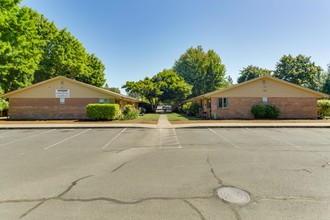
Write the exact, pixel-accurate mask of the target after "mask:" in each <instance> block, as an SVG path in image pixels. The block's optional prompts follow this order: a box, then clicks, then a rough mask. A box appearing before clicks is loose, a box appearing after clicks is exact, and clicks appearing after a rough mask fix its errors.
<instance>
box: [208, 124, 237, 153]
mask: <svg viewBox="0 0 330 220" xmlns="http://www.w3.org/2000/svg"><path fill="white" fill-rule="evenodd" d="M209 130H210V131H211V132H213V133H214V134H216V135H217V136H218V137H221V138H222V139H224V140H225V141H227V142H228V143H229V144H230V145H232V146H233V147H235V148H237V149H239V147H238V146H237V145H236V144H234V143H233V142H231V141H230V140H228V139H227V138H225V137H224V136H222V135H221V134H219V133H218V132H216V131H215V130H213V129H211V128H209Z"/></svg>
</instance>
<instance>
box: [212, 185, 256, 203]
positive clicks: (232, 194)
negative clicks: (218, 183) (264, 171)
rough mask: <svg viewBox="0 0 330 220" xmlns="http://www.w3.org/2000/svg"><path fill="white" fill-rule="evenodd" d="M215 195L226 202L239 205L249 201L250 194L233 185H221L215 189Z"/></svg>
mask: <svg viewBox="0 0 330 220" xmlns="http://www.w3.org/2000/svg"><path fill="white" fill-rule="evenodd" d="M217 195H218V197H219V198H220V199H222V200H224V201H226V202H230V203H235V204H240V205H244V204H246V203H248V202H249V201H250V196H249V194H248V193H247V192H245V191H243V190H241V189H238V188H235V187H229V186H225V187H221V188H219V189H217Z"/></svg>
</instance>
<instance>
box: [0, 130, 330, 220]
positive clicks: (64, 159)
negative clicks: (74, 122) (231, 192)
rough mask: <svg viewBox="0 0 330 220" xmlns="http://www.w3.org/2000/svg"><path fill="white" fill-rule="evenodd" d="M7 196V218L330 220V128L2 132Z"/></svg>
mask: <svg viewBox="0 0 330 220" xmlns="http://www.w3.org/2000/svg"><path fill="white" fill-rule="evenodd" d="M224 186H233V187H237V188H239V189H242V190H244V191H245V192H247V193H248V195H249V196H250V199H251V200H250V202H248V203H247V204H244V205H240V204H234V203H228V202H224V201H222V200H220V199H219V198H218V197H217V195H216V192H215V190H216V189H218V188H221V187H224ZM0 189H1V190H0V219H34V220H35V219H37V220H38V219H43V220H44V219H171V220H172V219H180V220H182V219H189V220H194V219H224V220H257V219H261V220H264V219H267V220H273V219H274V220H275V219H276V220H278V219H299V220H300V219H306V220H307V219H308V220H314V219H315V220H328V219H330V129H327V128H308V129H307V128H268V129H262V128H227V129H226V128H212V129H209V128H204V129H141V128H126V129H125V128H120V129H115V128H114V129H35V130H34V129H26V130H24V129H23V130H0Z"/></svg>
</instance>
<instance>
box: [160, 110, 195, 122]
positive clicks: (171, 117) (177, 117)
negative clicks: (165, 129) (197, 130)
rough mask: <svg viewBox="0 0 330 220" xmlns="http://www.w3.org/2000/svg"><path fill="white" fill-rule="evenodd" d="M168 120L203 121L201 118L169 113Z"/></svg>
mask: <svg viewBox="0 0 330 220" xmlns="http://www.w3.org/2000/svg"><path fill="white" fill-rule="evenodd" d="M166 116H167V119H168V120H169V121H189V120H201V119H200V118H196V117H194V116H187V115H185V114H179V113H175V112H172V113H168V114H166Z"/></svg>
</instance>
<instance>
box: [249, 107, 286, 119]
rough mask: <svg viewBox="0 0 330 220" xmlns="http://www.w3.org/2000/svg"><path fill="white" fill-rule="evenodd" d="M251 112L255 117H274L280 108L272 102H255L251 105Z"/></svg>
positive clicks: (276, 116)
mask: <svg viewBox="0 0 330 220" xmlns="http://www.w3.org/2000/svg"><path fill="white" fill-rule="evenodd" d="M251 113H252V114H253V115H254V117H255V118H256V119H276V118H278V117H279V116H280V109H279V108H278V107H277V106H276V105H274V104H266V105H263V104H257V105H254V106H252V108H251Z"/></svg>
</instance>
